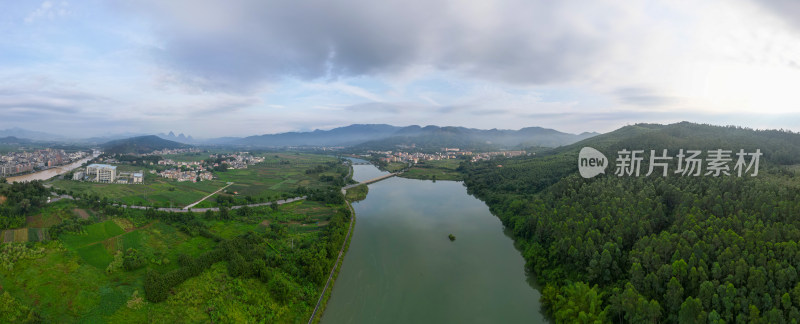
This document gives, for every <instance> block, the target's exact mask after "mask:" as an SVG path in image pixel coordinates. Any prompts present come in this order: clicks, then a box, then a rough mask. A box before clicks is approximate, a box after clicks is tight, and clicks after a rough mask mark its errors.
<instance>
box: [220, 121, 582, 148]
mask: <svg viewBox="0 0 800 324" xmlns="http://www.w3.org/2000/svg"><path fill="white" fill-rule="evenodd" d="M593 135H596V134H595V133H584V134H580V135H574V134H568V133H562V132H559V131H556V130H552V129H546V128H540V127H529V128H523V129H520V130H498V129H492V130H481V129H473V128H465V127H449V126H446V127H440V126H425V127H421V126H417V125H412V126H406V127H399V126H392V125H386V124H355V125H350V126H345V127H339V128H334V129H331V130H314V131H312V132H289V133H280V134H269V135H258V136H250V137H246V138H228V139H225V140H224V141H223V140H219V141H216V142H215V143H226V144H236V145H247V146H255V147H285V146H352V147H354V148H355V149H395V148H397V147H398V146H402V145H408V146H410V145H412V144H414V145H416V146H417V147H422V148H431V149H437V150H438V149H440V148H442V147H445V146H452V147H464V148H511V147H522V146H544V147H555V146H560V145H565V144H570V143H574V142H575V141H578V140H581V139H584V138H588V137H591V136H593Z"/></svg>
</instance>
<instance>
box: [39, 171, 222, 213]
mask: <svg viewBox="0 0 800 324" xmlns="http://www.w3.org/2000/svg"><path fill="white" fill-rule="evenodd" d="M52 184H53V187H54V188H58V189H64V190H66V191H68V192H73V193H88V194H91V195H96V196H98V197H100V198H108V199H109V200H111V201H113V202H117V203H121V204H125V205H137V206H150V205H157V206H159V207H183V206H186V205H188V204H191V203H193V202H195V201H198V200H200V199H202V198H203V197H205V196H207V195H208V194H210V193H212V192H214V191H216V190H217V189H219V188H222V187H224V186H225V183H224V182H222V181H218V180H211V181H200V182H196V183H192V182H188V181H184V182H177V181H173V180H170V179H165V178H161V177H158V176H155V175H152V174H147V175H146V176H145V183H144V184H107V183H92V182H81V181H72V180H53V181H52Z"/></svg>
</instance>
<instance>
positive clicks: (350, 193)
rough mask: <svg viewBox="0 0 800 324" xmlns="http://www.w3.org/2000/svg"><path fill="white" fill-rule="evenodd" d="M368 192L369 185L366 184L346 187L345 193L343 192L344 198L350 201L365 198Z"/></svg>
mask: <svg viewBox="0 0 800 324" xmlns="http://www.w3.org/2000/svg"><path fill="white" fill-rule="evenodd" d="M368 192H369V187H368V186H367V185H359V186H355V187H353V188H350V189H347V194H345V199H347V201H350V202H354V201H361V200H364V199H367V193H368Z"/></svg>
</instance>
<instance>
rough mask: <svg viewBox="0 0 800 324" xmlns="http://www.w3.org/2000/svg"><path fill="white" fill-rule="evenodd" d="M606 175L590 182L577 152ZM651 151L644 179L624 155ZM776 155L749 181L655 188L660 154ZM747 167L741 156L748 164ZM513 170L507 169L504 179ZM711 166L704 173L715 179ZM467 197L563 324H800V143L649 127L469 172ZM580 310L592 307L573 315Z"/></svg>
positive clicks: (659, 182)
mask: <svg viewBox="0 0 800 324" xmlns="http://www.w3.org/2000/svg"><path fill="white" fill-rule="evenodd" d="M584 146H589V147H593V148H596V149H598V150H599V151H601V152H602V153H603V154H605V155H606V157H608V159H609V164H610V165H609V167H608V168H607V169H606V174H601V175H599V176H597V177H595V178H591V179H584V178H582V177H580V176H579V175H578V173H577V165H578V159H577V157H578V152H579V151H580V149H581V148H582V147H584ZM622 149H627V150H636V149H641V150H645V151H646V152H647V153H646V154H645V156H644V161H643V165H642V166H641V170H642V173H641V175H640V176H638V177H637V176H633V175H630V176H617V175H615V174H614V171H615V163H616V162H615V161H616V158H617V153H618V152H619V151H620V150H622ZM651 149H653V150H656V151H657V152H658V155H661V150H663V149H667V150H668V155H670V156H673V157H674V156H675V155H677V153H678V151H679V150H680V149H684V150H702V151H703V153H704V154H703V155H702V156H701V157H702V158H704V159H705V158H707V151H708V150H717V149H724V150H731V151H733V152H738V151H739V149H744V150H745V152H755V150H756V149H758V150H760V152H761V153H763V156H761V158H760V166H759V173H758V175H757V176H755V177H754V176H752V174H753V170H751V171H750V172H748V173H745V174H744V176H742V177H739V176H737V174H736V173H735V172H732V174H731V175H721V176H717V177H715V176H713V175H709V176H705V175H702V174H701V175H699V176H684V175H681V174H675V173H674V171H675V170H677V167H678V165H677V162H678V161H677V158H674V159H672V160H671V162H670V163H669V164H668V170H671V171H673V172H672V173H669V172H668V175H667V176H666V177H664V176H663V175H662V174H661V173H660V172H659V171H660V169H657V170H658V171H656V174H654V175H650V176H645V174H646V173H647V171H648V165H649V161H648V158H649V150H651ZM736 158H737V157H736V155H735V153H734V154H733V155H732V159H733V161H732V162H731V163H730V164H731V165H732V164H733V163H734V162H736ZM499 164H502V167H498V165H499ZM707 166H708V161H707V160H703V161H702V167H703V173H705V171H706V168H707ZM463 171H464V173H465V182H464V183H465V185H467V190H468V191H469V192H470V193H472V194H474V195H475V196H477V197H479V198H480V199H482V200H484V201H485V202H486V203H487V205H489V207H490V210H491V211H492V213H494V214H495V215H497V216H498V218H500V219H501V220H502V222H503V224H504V225H505V226H506V227H507V228H508V229H509V230H510V231H511V233H512V236H513V237H514V239H515V240H516V242H517V246H518V247H519V248H520V250H521V251H522V253H523V256H524V258H525V260H526V268H527V269H528V270H529V271H531V272H532V273H533V274H535V277H536V278H537V280H538V281H539V282H540V283H541V284H542V285H543V286H544V288H543V289H542V301H543V304H544V307H545V308H546V309H547V310H548V311H549V312H550V314H551V315H553V317H554V318H555V320H556V321H557V322H575V321H578V320H579V318H577V317H576V316H577V314H581V316H582V317H581V318H580V320H582V321H593V320H600V321H602V322H606V321H619V322H634V323H638V322H667V323H679V322H680V323H684V322H698V321H699V322H706V321H710V322H719V320H721V321H724V322H739V321H752V322H764V323H781V322H784V320H785V319H798V318H800V308H798V304H800V303H794V301H800V299H798V298H800V278H798V276H797V275H796V273H797V268H798V267H800V252H798V249H797V248H796V246H797V244H798V242H800V219H798V218H797V217H796V215H798V214H800V204H798V201H800V134H797V133H792V132H786V131H778V130H753V129H747V128H741V127H720V126H712V125H700V124H692V123H686V122H683V123H677V124H671V125H658V124H637V125H632V126H626V127H623V128H620V129H618V130H616V131H613V132H610V133H607V134H603V135H599V136H595V137H593V138H589V139H586V140H583V141H580V142H577V143H575V144H572V145H567V146H564V147H560V148H557V149H554V150H551V151H549V152H548V153H546V154H537V156H535V157H520V158H512V159H502V160H493V161H488V162H479V163H473V164H467V165H465V166H464V168H463ZM571 300H581V303H571V302H569V301H571Z"/></svg>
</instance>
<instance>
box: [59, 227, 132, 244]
mask: <svg viewBox="0 0 800 324" xmlns="http://www.w3.org/2000/svg"><path fill="white" fill-rule="evenodd" d="M123 233H125V231H124V230H122V228H120V227H119V225H117V224H116V223H114V222H113V221H110V220H109V221H105V222H102V223H95V224H92V225H89V226H86V227H85V230H84V232H83V233H80V234H65V235H62V236H61V237H60V240H61V241H62V242H64V245H65V246H67V247H68V248H78V247H82V246H86V245H89V244H92V243H97V242H100V241H102V240H105V239H107V238H110V237H112V236H117V235H120V234H123Z"/></svg>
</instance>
